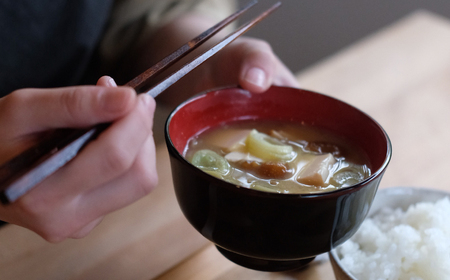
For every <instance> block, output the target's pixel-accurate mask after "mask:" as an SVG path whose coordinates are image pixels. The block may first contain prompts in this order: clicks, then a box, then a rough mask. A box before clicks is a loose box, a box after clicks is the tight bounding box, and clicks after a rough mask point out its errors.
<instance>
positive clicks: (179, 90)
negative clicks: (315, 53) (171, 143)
mask: <svg viewBox="0 0 450 280" xmlns="http://www.w3.org/2000/svg"><path fill="white" fill-rule="evenodd" d="M227 85H239V86H241V87H242V88H243V89H246V90H248V91H251V92H254V93H261V92H264V91H266V90H267V89H268V88H269V87H270V86H271V85H278V86H289V87H299V84H298V82H297V80H296V78H295V76H294V75H293V74H292V72H291V71H290V70H289V69H288V68H287V67H286V66H285V65H284V64H283V62H281V60H280V59H279V58H278V57H277V56H276V55H275V54H274V53H273V51H272V48H271V46H270V45H269V44H268V43H267V42H265V41H262V40H259V39H254V38H248V37H241V38H238V39H237V40H236V41H235V42H233V43H232V44H230V45H229V46H227V47H226V48H224V49H223V50H221V51H220V52H218V53H217V54H216V55H215V56H213V57H211V58H210V59H209V60H207V61H206V62H205V63H204V64H203V65H201V66H200V67H199V68H198V69H196V70H194V71H193V72H192V73H191V74H189V77H186V78H184V79H182V80H181V81H180V82H178V83H177V84H175V85H174V86H172V89H169V94H164V95H163V96H161V97H160V98H161V99H162V100H163V101H164V102H167V103H171V104H174V105H177V104H179V103H181V102H182V101H184V100H185V99H186V98H188V97H190V96H192V95H193V94H195V93H198V92H202V91H204V90H208V89H212V88H217V87H221V86H227Z"/></svg>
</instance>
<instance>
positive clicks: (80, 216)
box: [0, 77, 157, 242]
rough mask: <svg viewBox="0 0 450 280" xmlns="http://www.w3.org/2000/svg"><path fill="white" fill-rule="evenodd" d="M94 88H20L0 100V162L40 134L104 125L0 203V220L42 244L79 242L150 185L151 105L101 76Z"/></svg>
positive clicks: (152, 179) (152, 163)
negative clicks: (51, 169)
mask: <svg viewBox="0 0 450 280" xmlns="http://www.w3.org/2000/svg"><path fill="white" fill-rule="evenodd" d="M97 85H98V86H80V87H67V88H56V89H22V90H18V91H15V92H13V93H11V94H10V95H8V96H6V97H4V98H1V99H0V163H2V162H5V161H7V160H8V159H10V158H11V157H13V156H14V155H16V154H18V153H20V152H21V151H23V150H24V149H25V148H27V147H29V146H30V145H32V144H33V143H35V141H36V140H37V138H38V137H39V135H40V134H41V133H43V132H45V131H48V130H52V129H55V128H62V127H71V128H81V127H90V126H92V125H95V124H98V123H103V122H112V124H111V126H110V127H109V128H108V129H107V130H105V131H104V132H103V133H102V134H101V135H99V137H98V138H97V139H95V140H94V141H92V142H90V143H89V144H88V145H87V146H86V147H85V148H84V149H83V150H82V151H81V152H80V153H79V154H78V155H77V156H76V157H75V158H74V159H73V160H72V161H70V162H69V163H68V164H66V165H65V166H63V167H62V168H60V169H59V170H58V171H56V172H55V173H54V174H52V175H51V176H49V177H48V178H46V179H45V180H44V181H43V182H41V183H40V184H38V185H37V186H36V187H35V188H33V189H32V190H30V191H29V192H28V193H27V194H25V195H24V196H22V197H21V198H19V199H18V200H17V201H15V202H14V203H12V204H10V205H1V206H0V220H3V221H6V222H9V223H13V224H17V225H19V226H23V227H26V228H28V229H30V230H32V231H34V232H36V233H37V234H39V235H41V236H42V237H43V238H44V239H46V240H47V241H50V242H59V241H62V240H64V239H66V238H81V237H84V236H85V235H87V234H88V233H89V232H90V231H91V230H92V229H93V228H94V227H95V226H96V225H97V224H99V223H100V221H101V220H102V218H103V216H104V215H106V214H107V213H110V212H112V211H115V210H117V209H119V208H122V207H124V206H126V205H128V204H130V203H132V202H134V201H136V200H137V199H139V198H141V197H142V196H144V195H146V194H148V193H149V192H150V191H151V190H152V189H153V188H154V187H155V186H156V184H157V173H156V165H155V146H154V141H153V134H152V126H153V114H154V110H155V102H154V100H153V99H152V98H151V97H149V96H147V95H139V96H138V95H136V93H135V91H134V90H132V89H130V88H126V87H115V83H114V81H113V80H112V79H111V78H109V77H102V78H100V79H99V81H98V83H97ZM130 136H131V137H130Z"/></svg>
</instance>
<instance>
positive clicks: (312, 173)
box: [297, 154, 336, 187]
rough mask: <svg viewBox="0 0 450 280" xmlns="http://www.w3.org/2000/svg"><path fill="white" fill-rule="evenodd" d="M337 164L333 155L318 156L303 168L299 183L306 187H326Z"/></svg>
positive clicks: (298, 178)
mask: <svg viewBox="0 0 450 280" xmlns="http://www.w3.org/2000/svg"><path fill="white" fill-rule="evenodd" d="M335 162H336V160H335V158H334V157H333V155H332V154H324V155H319V156H316V157H314V158H313V159H312V160H311V161H310V162H309V163H307V164H306V165H305V166H304V167H303V169H302V170H301V171H300V173H299V175H298V177H297V181H298V182H299V183H301V184H305V185H312V186H318V187H320V186H324V185H325V183H326V181H327V179H328V175H329V174H330V169H331V167H332V166H333V164H334V163H335Z"/></svg>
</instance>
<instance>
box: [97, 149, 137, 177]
mask: <svg viewBox="0 0 450 280" xmlns="http://www.w3.org/2000/svg"><path fill="white" fill-rule="evenodd" d="M106 150H107V151H108V152H107V153H106V155H105V156H104V158H103V163H104V166H103V171H104V172H106V173H109V174H118V173H123V172H125V171H126V170H128V169H129V168H130V167H131V165H132V163H133V157H132V155H131V154H130V153H129V152H128V151H127V149H125V148H124V147H120V146H117V145H111V146H110V147H109V148H107V149H106Z"/></svg>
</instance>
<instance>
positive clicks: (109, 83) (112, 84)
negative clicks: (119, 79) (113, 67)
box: [107, 77, 117, 87]
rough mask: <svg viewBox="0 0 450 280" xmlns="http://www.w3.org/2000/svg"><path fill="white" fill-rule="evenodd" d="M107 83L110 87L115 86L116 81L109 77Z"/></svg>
mask: <svg viewBox="0 0 450 280" xmlns="http://www.w3.org/2000/svg"><path fill="white" fill-rule="evenodd" d="M107 83H108V86H110V87H117V84H116V81H114V79H113V78H111V77H109V79H108V82H107Z"/></svg>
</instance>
